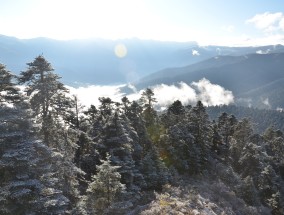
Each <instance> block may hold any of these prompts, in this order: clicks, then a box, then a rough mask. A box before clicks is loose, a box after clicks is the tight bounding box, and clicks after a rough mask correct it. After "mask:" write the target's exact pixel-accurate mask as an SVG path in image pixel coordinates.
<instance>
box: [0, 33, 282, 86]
mask: <svg viewBox="0 0 284 215" xmlns="http://www.w3.org/2000/svg"><path fill="white" fill-rule="evenodd" d="M117 44H124V45H125V46H126V48H127V55H126V57H124V58H118V57H117V56H116V55H115V54H114V48H115V46H116V45H117ZM281 49H283V47H282V46H265V47H222V46H206V47H201V46H198V44H196V43H195V42H187V43H179V42H161V41H150V40H139V39H126V40H118V41H111V40H102V39H92V40H70V41H59V40H52V39H47V38H36V39H29V40H20V39H17V38H13V37H7V36H3V35H2V36H1V35H0V62H1V63H3V64H5V65H6V66H7V68H8V69H10V70H11V71H13V72H14V73H16V74H18V73H19V72H20V71H21V70H24V69H25V68H26V63H28V62H31V61H32V60H33V59H34V58H35V57H36V56H38V55H40V54H43V55H44V56H45V57H46V59H47V60H48V61H50V62H51V63H52V65H53V67H54V68H55V70H56V72H57V73H58V74H60V75H61V76H62V77H63V79H62V80H63V81H64V83H66V84H69V85H70V84H71V85H74V83H75V82H77V83H79V85H82V84H86V83H90V84H117V83H125V82H131V81H134V80H137V79H139V78H141V77H144V76H147V75H149V74H152V73H154V72H156V71H158V70H162V69H165V68H170V67H182V66H186V65H190V64H194V63H197V62H201V61H203V60H205V59H208V58H211V57H214V56H218V55H232V56H236V55H242V54H248V53H256V52H263V53H266V52H277V51H278V50H281ZM233 61H234V60H233ZM212 63H214V62H212ZM209 66H210V63H209V64H208V66H207V67H205V68H208V67H209ZM168 74H171V72H169V73H168Z"/></svg>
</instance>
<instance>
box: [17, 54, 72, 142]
mask: <svg viewBox="0 0 284 215" xmlns="http://www.w3.org/2000/svg"><path fill="white" fill-rule="evenodd" d="M27 65H28V69H27V70H26V71H23V72H21V74H20V78H19V83H20V84H26V92H27V95H28V96H30V97H31V98H30V103H31V107H32V109H33V111H34V113H35V114H36V116H37V118H38V119H39V120H40V122H41V124H42V127H41V133H42V135H43V139H44V142H45V143H46V144H47V145H49V146H52V147H56V146H54V145H53V143H52V141H51V140H50V137H51V136H52V135H53V134H52V133H51V131H50V126H51V123H52V121H54V116H53V113H54V112H56V106H57V105H58V104H59V105H61V110H62V109H64V108H63V107H62V105H63V104H64V102H63V100H62V99H63V95H64V93H67V92H68V90H67V89H66V88H65V87H64V85H63V84H62V83H61V82H60V81H59V79H60V77H59V76H58V75H57V74H55V73H54V72H53V71H54V69H53V68H52V66H51V64H50V63H49V62H48V61H47V60H46V59H45V58H44V57H43V56H42V55H40V56H38V57H36V58H35V59H34V61H33V62H31V63H27ZM59 98H60V102H59V103H58V99H59Z"/></svg>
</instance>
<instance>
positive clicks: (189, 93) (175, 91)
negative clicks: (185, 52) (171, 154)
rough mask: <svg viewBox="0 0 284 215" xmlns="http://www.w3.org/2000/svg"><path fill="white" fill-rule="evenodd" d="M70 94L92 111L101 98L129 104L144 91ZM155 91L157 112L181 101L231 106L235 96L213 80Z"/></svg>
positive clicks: (92, 90)
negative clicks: (124, 99)
mask: <svg viewBox="0 0 284 215" xmlns="http://www.w3.org/2000/svg"><path fill="white" fill-rule="evenodd" d="M124 88H128V91H129V90H131V93H128V94H127V93H124V92H123V89H124ZM69 89H70V92H71V93H72V94H74V95H77V97H78V98H79V100H80V102H81V103H82V104H83V105H85V106H86V107H89V106H90V105H91V104H93V105H96V106H98V105H99V104H100V103H99V101H98V98H99V97H109V98H111V99H112V100H113V101H117V102H120V101H121V98H122V97H123V96H127V97H128V98H129V100H131V101H133V100H138V99H139V98H140V97H141V94H142V92H143V91H144V90H140V91H137V90H136V89H135V87H134V86H132V85H117V86H98V85H95V86H89V87H79V88H73V87H69ZM151 89H152V90H153V92H154V94H155V98H156V99H157V104H156V108H158V109H165V108H166V107H167V106H169V105H170V104H172V103H173V102H174V101H175V100H180V101H181V102H182V103H183V105H188V104H190V105H195V104H196V102H197V101H198V100H200V101H202V102H203V104H204V105H206V106H212V105H228V104H231V103H233V102H234V96H233V93H232V92H231V91H228V90H226V89H224V88H223V87H221V86H220V85H217V84H212V83H210V81H209V80H207V79H205V78H203V79H201V80H199V81H198V82H192V83H191V84H189V85H188V84H186V83H184V82H180V83H178V84H177V85H166V84H159V85H156V86H152V87H151Z"/></svg>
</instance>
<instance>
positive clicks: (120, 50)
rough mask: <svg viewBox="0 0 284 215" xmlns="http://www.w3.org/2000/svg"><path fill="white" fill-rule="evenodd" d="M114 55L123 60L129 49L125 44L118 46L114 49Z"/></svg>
mask: <svg viewBox="0 0 284 215" xmlns="http://www.w3.org/2000/svg"><path fill="white" fill-rule="evenodd" d="M114 53H115V55H116V56H117V57H119V58H123V57H125V56H126V55H127V48H126V46H125V45H124V44H117V45H116V46H115V47H114Z"/></svg>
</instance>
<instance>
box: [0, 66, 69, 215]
mask: <svg viewBox="0 0 284 215" xmlns="http://www.w3.org/2000/svg"><path fill="white" fill-rule="evenodd" d="M2 72H3V70H2ZM2 74H3V73H2ZM8 74H10V73H8ZM6 77H8V76H6ZM9 77H10V78H7V79H6V80H5V82H4V84H3V83H1V84H0V95H9V96H8V97H2V100H1V102H0V176H1V177H0V185H1V186H0V213H1V214H15V215H18V214H19V215H20V214H65V213H67V212H68V208H70V206H69V204H70V201H69V200H68V198H66V197H65V196H64V195H62V191H61V190H60V189H58V185H59V178H58V177H57V174H58V172H57V168H58V166H57V165H56V163H55V162H53V160H54V158H55V157H56V154H55V153H53V152H52V151H51V150H50V149H49V148H48V147H47V146H45V145H44V144H43V143H42V142H41V141H40V140H38V139H37V138H36V137H35V131H36V129H35V127H34V126H33V121H34V119H33V118H32V117H31V110H30V109H29V105H28V103H27V102H26V101H25V100H24V99H25V97H24V96H23V95H21V94H20V92H19V90H18V89H17V88H16V87H15V86H14V84H13V82H12V77H14V76H13V75H9ZM11 89H13V93H12V94H11V93H9V92H7V91H6V90H8V91H10V90H11Z"/></svg>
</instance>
